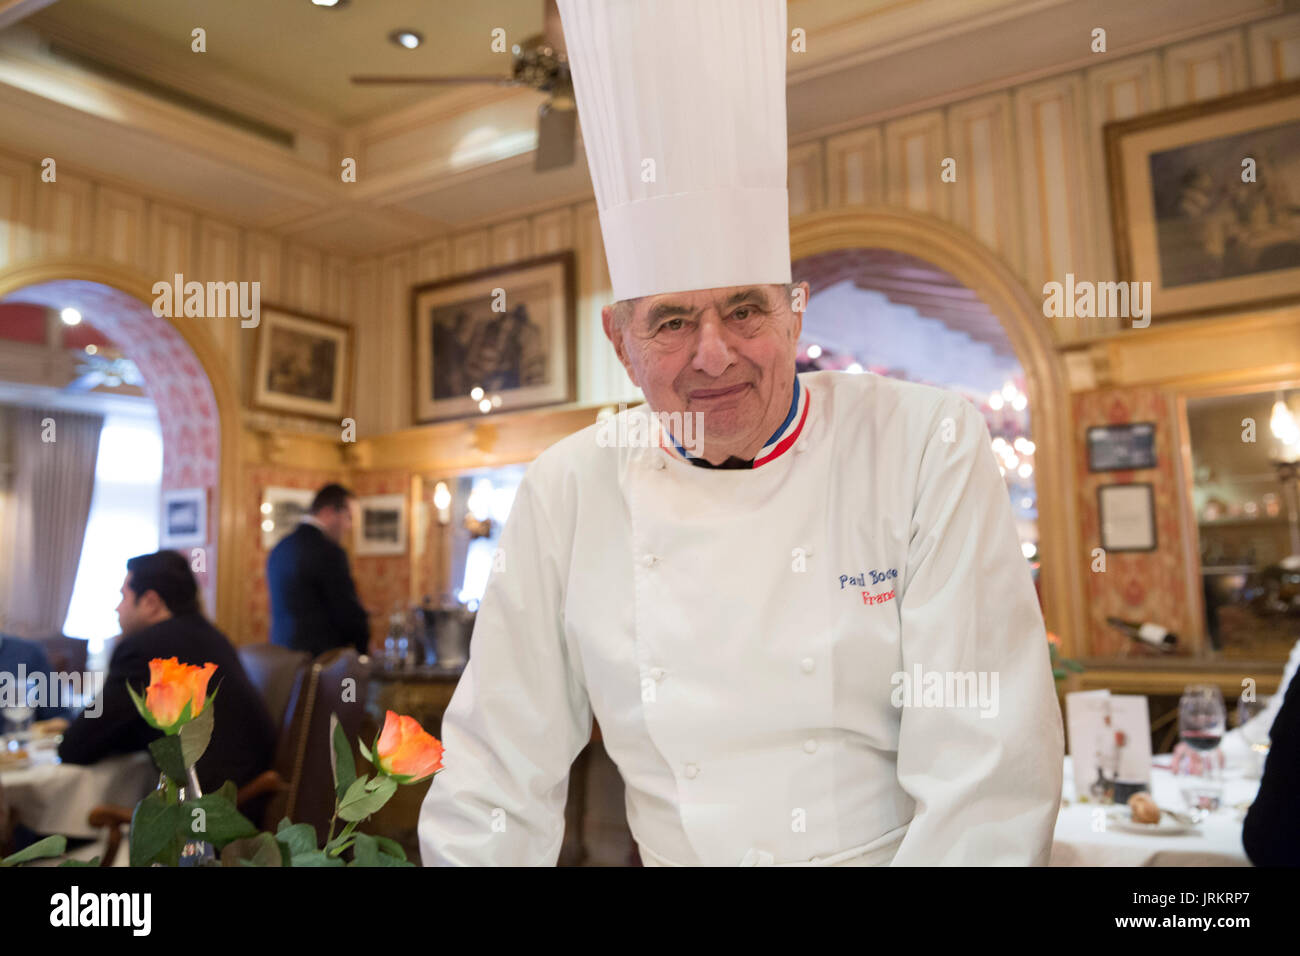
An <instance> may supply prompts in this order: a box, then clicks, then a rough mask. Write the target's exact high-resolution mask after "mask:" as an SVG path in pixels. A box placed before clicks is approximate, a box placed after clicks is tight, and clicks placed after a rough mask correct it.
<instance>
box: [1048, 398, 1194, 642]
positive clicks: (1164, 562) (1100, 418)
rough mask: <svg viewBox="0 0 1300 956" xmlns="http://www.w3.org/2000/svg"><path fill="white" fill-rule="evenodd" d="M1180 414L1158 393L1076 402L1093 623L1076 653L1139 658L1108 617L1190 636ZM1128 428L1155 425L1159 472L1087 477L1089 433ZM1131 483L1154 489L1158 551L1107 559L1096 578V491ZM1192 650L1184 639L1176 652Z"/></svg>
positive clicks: (1078, 477)
mask: <svg viewBox="0 0 1300 956" xmlns="http://www.w3.org/2000/svg"><path fill="white" fill-rule="evenodd" d="M1175 416H1176V409H1175V406H1174V403H1173V401H1172V400H1171V399H1170V398H1169V397H1168V396H1167V395H1166V394H1164V393H1163V392H1161V391H1160V390H1158V389H1154V388H1117V389H1106V390H1103V391H1096V392H1084V393H1080V394H1076V395H1075V396H1074V430H1075V434H1074V448H1075V462H1074V467H1075V485H1076V487H1077V493H1078V495H1079V515H1080V522H1081V527H1082V532H1083V547H1084V549H1085V553H1084V555H1083V558H1084V560H1083V561H1082V562H1081V566H1082V568H1083V573H1084V575H1085V580H1084V596H1085V600H1086V601H1087V609H1086V611H1085V614H1086V616H1087V620H1088V633H1087V636H1086V645H1085V648H1084V649H1082V650H1081V651H1080V652H1079V653H1081V654H1083V655H1084V656H1090V657H1114V656H1117V655H1125V654H1134V653H1141V652H1140V651H1134V650H1133V648H1132V646H1131V645H1132V643H1133V642H1132V641H1130V640H1129V639H1128V638H1126V637H1124V635H1122V634H1120V633H1119V632H1118V631H1116V630H1114V629H1113V628H1112V627H1110V626H1109V625H1108V624H1107V623H1106V618H1107V617H1108V616H1114V617H1122V618H1125V619H1127V620H1133V621H1153V622H1155V623H1157V624H1161V625H1163V626H1164V627H1167V628H1169V629H1170V630H1171V631H1174V632H1175V633H1178V634H1188V633H1190V632H1191V629H1192V623H1193V621H1192V614H1193V613H1194V612H1193V610H1192V609H1190V608H1188V607H1187V602H1186V601H1185V600H1184V595H1185V594H1186V587H1185V584H1184V581H1185V574H1186V570H1187V569H1186V565H1185V562H1184V559H1183V536H1182V531H1181V529H1180V527H1179V521H1178V507H1179V504H1178V485H1177V477H1176V475H1177V473H1176V469H1175V460H1174V455H1175V454H1176V448H1175V434H1176V429H1177V421H1176V417H1175ZM1129 422H1155V423H1156V439H1155V440H1156V467H1155V468H1153V469H1148V470H1144V471H1110V472H1098V473H1095V474H1093V473H1090V472H1089V471H1088V444H1087V435H1088V429H1089V428H1090V427H1092V426H1096V425H1119V424H1125V423H1129ZM1130 482H1138V483H1150V484H1151V485H1152V494H1153V496H1154V498H1155V509H1156V513H1155V520H1156V550H1155V551H1151V552H1111V553H1108V554H1107V555H1106V571H1105V573H1100V572H1094V571H1093V570H1092V565H1093V558H1092V550H1093V549H1094V548H1099V547H1101V531H1100V516H1099V514H1098V508H1097V488H1098V487H1099V486H1101V485H1109V484H1127V483H1130ZM1190 652H1191V648H1190V647H1189V646H1188V642H1187V641H1183V642H1182V644H1181V646H1180V647H1179V649H1178V653H1179V654H1189V653H1190Z"/></svg>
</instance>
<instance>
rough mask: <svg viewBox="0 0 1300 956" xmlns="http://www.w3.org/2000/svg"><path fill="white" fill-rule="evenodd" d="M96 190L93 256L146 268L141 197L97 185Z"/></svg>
mask: <svg viewBox="0 0 1300 956" xmlns="http://www.w3.org/2000/svg"><path fill="white" fill-rule="evenodd" d="M95 192H96V197H95V199H96V202H95V255H96V256H98V257H99V258H101V259H105V260H107V261H109V262H114V263H117V264H118V265H122V266H126V267H128V268H130V269H137V270H139V271H141V272H145V271H147V268H148V267H147V249H146V246H145V212H146V203H145V200H144V198H143V197H142V196H140V195H138V194H135V193H128V192H124V191H122V190H118V189H112V188H110V187H108V186H100V187H98V189H96V191H95Z"/></svg>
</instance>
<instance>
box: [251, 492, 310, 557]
mask: <svg viewBox="0 0 1300 956" xmlns="http://www.w3.org/2000/svg"><path fill="white" fill-rule="evenodd" d="M315 497H316V492H315V491H312V490H311V489H310V488H279V487H275V486H268V487H267V488H265V489H264V490H263V491H262V504H261V506H260V514H261V527H262V550H264V551H270V550H271V549H272V548H274V547H275V546H276V545H277V544H279V543H280V539H281V538H283V537H284V536H285V535H286V534H288V533H289V532H291V531H292V530H293V529H294V528H296V527H298V519H299V518H301V517H302V516H303V515H305V514H306V513H307V509H308V508H310V507H311V502H312V499H313V498H315Z"/></svg>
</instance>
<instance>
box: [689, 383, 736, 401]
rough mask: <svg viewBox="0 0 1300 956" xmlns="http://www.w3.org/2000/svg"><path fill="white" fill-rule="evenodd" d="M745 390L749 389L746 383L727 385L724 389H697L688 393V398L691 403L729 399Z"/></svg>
mask: <svg viewBox="0 0 1300 956" xmlns="http://www.w3.org/2000/svg"><path fill="white" fill-rule="evenodd" d="M747 388H749V383H748V382H741V383H739V384H738V385H728V386H726V387H725V388H697V389H693V390H692V391H691V392H690V393H689V397H690V399H691V401H693V402H700V401H711V400H713V399H715V398H729V397H731V396H732V395H739V394H740V393H741V392H743V391H744V390H745V389H747Z"/></svg>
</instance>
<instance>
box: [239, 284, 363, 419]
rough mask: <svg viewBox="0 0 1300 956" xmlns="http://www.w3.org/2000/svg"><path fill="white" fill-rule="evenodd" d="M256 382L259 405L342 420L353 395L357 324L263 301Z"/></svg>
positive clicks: (254, 388)
mask: <svg viewBox="0 0 1300 956" xmlns="http://www.w3.org/2000/svg"><path fill="white" fill-rule="evenodd" d="M252 383H253V384H252V405H253V406H254V407H255V408H261V409H263V410H265V411H269V412H288V413H289V414H292V415H304V416H307V417H310V418H324V419H329V420H330V421H333V422H338V421H339V420H340V419H342V418H343V416H344V414H345V412H346V411H347V408H348V404H349V402H350V400H351V388H352V329H351V328H350V327H349V326H347V325H344V324H343V323H341V322H332V321H330V320H329V319H322V318H318V317H316V316H309V315H301V314H299V313H296V312H289V311H287V310H285V309H280V308H276V307H274V306H267V305H264V306H262V311H261V321H260V322H259V323H258V327H257V349H256V353H255V356H254V361H253V375H252Z"/></svg>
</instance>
